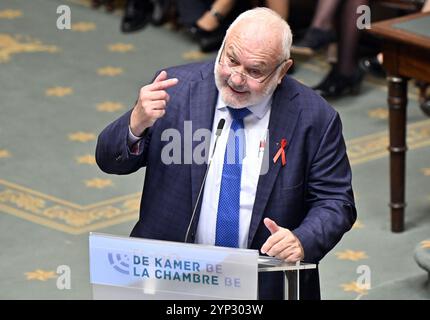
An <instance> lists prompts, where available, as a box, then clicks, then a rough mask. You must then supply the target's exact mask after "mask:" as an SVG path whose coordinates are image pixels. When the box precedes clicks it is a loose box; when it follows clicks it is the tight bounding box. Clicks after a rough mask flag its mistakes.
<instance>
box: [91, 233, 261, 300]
mask: <svg viewBox="0 0 430 320" xmlns="http://www.w3.org/2000/svg"><path fill="white" fill-rule="evenodd" d="M89 252H90V276H91V284H92V285H93V298H94V299H175V300H179V299H247V300H254V299H257V283H258V281H257V273H258V271H257V265H258V264H257V260H258V251H257V250H247V249H237V248H234V249H231V248H221V247H214V246H205V245H198V244H189V243H178V242H170V241H159V240H147V239H140V238H128V237H116V236H111V235H104V234H97V233H91V234H90V238H89Z"/></svg>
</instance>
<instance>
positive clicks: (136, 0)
mask: <svg viewBox="0 0 430 320" xmlns="http://www.w3.org/2000/svg"><path fill="white" fill-rule="evenodd" d="M152 11H153V4H152V2H151V1H150V0H127V3H126V5H125V9H124V16H123V17H122V20H121V31H122V32H124V33H128V32H133V31H138V30H141V29H143V28H144V27H145V26H146V25H147V23H148V22H149V21H150V20H151V15H152Z"/></svg>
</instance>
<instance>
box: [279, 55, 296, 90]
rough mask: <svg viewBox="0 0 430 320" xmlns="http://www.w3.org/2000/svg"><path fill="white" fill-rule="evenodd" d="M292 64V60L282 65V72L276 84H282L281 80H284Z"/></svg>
mask: <svg viewBox="0 0 430 320" xmlns="http://www.w3.org/2000/svg"><path fill="white" fill-rule="evenodd" d="M293 63H294V62H293V59H288V60H287V62H285V63H284V65H283V66H282V71H281V74H280V77H279V80H278V84H280V83H281V82H282V79H284V77H285V75H286V74H287V72H288V70H289V69H290V68H291V66H292V65H293Z"/></svg>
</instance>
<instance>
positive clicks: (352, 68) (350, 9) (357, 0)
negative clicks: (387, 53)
mask: <svg viewBox="0 0 430 320" xmlns="http://www.w3.org/2000/svg"><path fill="white" fill-rule="evenodd" d="M367 4H368V0H346V1H345V2H344V3H343V5H342V10H341V17H340V28H339V42H338V51H337V53H338V54H337V56H338V58H337V64H335V65H333V66H332V69H331V71H330V72H329V74H328V75H327V76H326V77H325V78H324V80H323V81H322V82H321V83H320V84H318V85H317V86H316V87H314V89H315V90H316V91H317V92H318V93H319V94H320V95H322V96H324V97H338V96H341V95H343V94H346V93H358V91H359V89H360V85H361V82H362V80H363V72H362V71H361V70H360V69H359V68H358V56H357V52H358V44H359V37H360V30H359V29H358V27H357V19H358V18H359V14H358V13H357V7H358V6H360V5H367Z"/></svg>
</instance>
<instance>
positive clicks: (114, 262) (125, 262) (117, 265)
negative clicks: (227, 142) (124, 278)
mask: <svg viewBox="0 0 430 320" xmlns="http://www.w3.org/2000/svg"><path fill="white" fill-rule="evenodd" d="M108 259H109V263H110V265H111V266H112V267H113V268H114V269H115V270H116V271H118V272H120V273H122V274H126V275H129V274H130V264H129V261H130V258H129V257H128V255H127V254H120V253H116V254H115V253H112V252H109V254H108Z"/></svg>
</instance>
